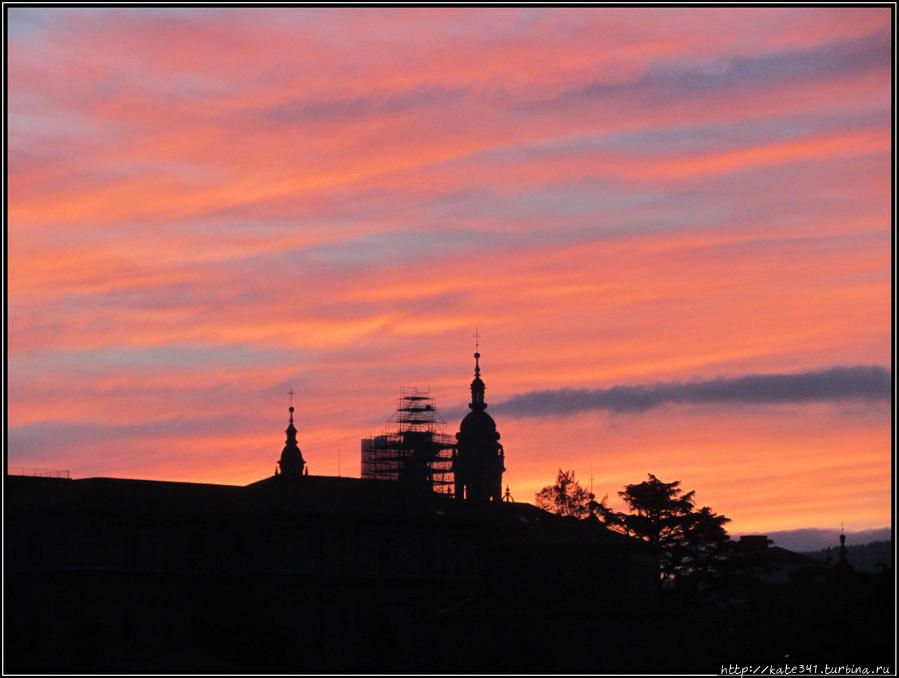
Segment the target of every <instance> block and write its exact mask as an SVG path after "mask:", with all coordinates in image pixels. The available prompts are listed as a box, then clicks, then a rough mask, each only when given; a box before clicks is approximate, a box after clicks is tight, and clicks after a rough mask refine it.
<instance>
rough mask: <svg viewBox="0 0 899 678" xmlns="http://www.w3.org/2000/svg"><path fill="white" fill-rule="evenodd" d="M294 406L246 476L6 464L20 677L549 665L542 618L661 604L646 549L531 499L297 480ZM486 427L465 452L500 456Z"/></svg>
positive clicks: (12, 637)
mask: <svg viewBox="0 0 899 678" xmlns="http://www.w3.org/2000/svg"><path fill="white" fill-rule="evenodd" d="M477 382H480V380H479V379H476V384H477ZM473 392H474V393H475V398H474V399H473V403H474V404H475V405H476V407H474V408H473V413H474V414H475V416H476V417H479V416H480V415H483V414H484V413H483V409H482V408H480V405H481V404H483V388H482V387H481V388H480V389H478V388H473ZM292 409H293V408H291V410H292ZM292 415H293V412H292V411H291V418H290V424H289V425H288V428H287V444H286V446H285V448H284V451H283V452H282V455H281V460H280V464H279V467H280V468H279V471H278V472H277V473H276V474H275V475H273V476H270V477H268V478H265V479H263V480H260V481H258V482H255V483H251V484H250V485H247V486H244V487H240V486H227V485H208V484H199V483H176V482H159V481H147V480H128V479H115V478H86V479H78V480H73V479H67V478H46V477H44V478H41V477H27V476H7V477H6V482H5V485H6V487H5V498H6V531H5V536H6V544H5V547H6V548H5V554H6V561H5V575H6V576H5V584H6V590H5V594H6V595H5V602H6V609H7V617H6V627H5V628H6V634H7V635H6V645H5V649H6V659H7V665H6V668H7V670H9V671H12V672H31V671H38V672H87V673H91V672H98V671H113V672H115V671H121V672H133V671H149V672H164V671H203V672H209V671H212V672H216V673H223V672H224V673H227V672H239V671H254V672H258V671H262V672H273V671H274V672H283V671H287V672H294V673H296V672H323V671H329V672H333V671H340V672H385V671H390V672H396V671H428V672H433V671H440V670H442V671H472V670H475V671H476V670H487V669H512V670H516V669H517V670H525V669H529V668H531V667H533V666H543V668H544V669H548V668H552V667H554V666H557V665H558V663H557V662H556V661H555V660H554V659H552V658H553V657H555V655H557V654H560V653H562V652H565V651H567V650H566V647H567V646H566V643H565V640H564V638H563V637H562V636H561V635H560V636H558V637H556V636H547V635H546V633H545V631H544V630H543V629H544V625H545V623H551V624H552V626H553V628H554V629H555V630H556V631H557V632H558V633H560V634H561V633H562V632H563V631H565V632H566V633H577V632H579V631H578V630H579V629H582V628H583V625H584V623H585V622H584V619H585V617H584V615H585V614H588V615H589V616H588V619H589V620H590V624H592V627H591V628H595V630H596V632H597V633H601V634H606V635H607V634H614V633H619V632H620V631H618V629H624V628H626V627H627V623H629V622H628V620H633V618H634V616H635V615H636V616H637V617H645V616H646V615H647V614H648V611H649V610H651V609H653V606H654V605H655V604H656V596H657V595H658V592H659V581H658V553H657V551H656V549H655V548H654V547H652V546H650V545H648V544H647V543H645V542H641V541H638V540H635V539H631V538H628V537H625V536H622V535H620V534H617V533H613V532H610V531H608V530H606V529H605V528H603V527H602V526H600V525H599V524H598V523H596V522H586V521H577V520H575V519H571V518H562V517H559V516H555V515H552V514H550V513H547V512H545V511H543V510H541V509H538V508H536V507H534V506H531V505H529V504H522V503H515V502H512V501H506V502H502V501H496V502H489V503H488V502H482V503H479V502H475V501H471V502H469V501H465V502H458V501H454V500H453V499H452V497H451V496H449V495H446V494H441V493H433V492H421V491H420V488H419V487H416V486H415V485H414V484H410V483H403V482H395V481H385V480H372V479H357V478H333V477H317V476H309V475H308V474H306V475H303V474H302V470H303V468H304V465H305V463H304V460H303V458H302V455H301V454H300V450H299V445H298V444H297V440H296V428H295V427H294V425H293V416H292ZM481 421H482V422H483V420H481ZM490 421H491V424H492V420H490ZM485 430H486V431H487V432H488V433H489V432H491V431H495V428H493V427H492V426H488V427H486V428H485V427H483V425H482V424H478V425H477V426H475V427H474V428H470V427H467V426H466V425H464V424H463V431H462V433H463V434H466V433H467V432H471V431H474V432H475V434H478V433H482V432H484V431H485ZM491 437H492V440H493V443H494V446H493V447H492V448H491V447H490V446H487V447H486V448H485V447H483V446H479V445H481V444H482V443H483V442H484V441H483V440H482V439H480V438H479V437H478V436H477V435H475V436H474V437H473V438H467V437H465V435H463V436H461V440H462V442H463V450H464V451H466V454H470V453H471V454H474V455H477V454H480V453H482V452H483V451H484V450H485V449H486V450H487V452H490V451H491V450H492V451H493V452H492V453H493V454H495V455H497V457H498V459H499V460H500V461H501V459H502V457H501V448H498V446H497V445H496V439H497V437H498V436H496V434H495V433H492V434H491ZM469 443H471V446H470V447H469V446H468V445H469ZM471 458H474V459H477V458H478V457H477V456H474V457H470V456H465V457H463V459H466V460H467V459H471ZM463 468H464V469H465V471H466V472H467V473H468V474H469V475H464V477H465V478H466V480H467V483H466V484H465V485H464V486H465V487H466V488H468V489H470V490H471V489H472V488H474V489H473V490H472V491H473V492H474V496H479V497H483V498H486V497H487V496H488V495H489V496H490V497H493V496H498V495H495V492H498V490H495V488H493V487H492V485H491V488H490V490H489V492H487V491H486V490H485V485H486V483H485V482H483V481H481V480H478V479H477V478H474V477H473V476H476V474H472V471H471V469H472V468H475V469H477V468H478V467H477V466H475V467H471V466H468V467H466V466H463ZM500 469H501V466H493V467H492V469H489V468H488V469H481V472H482V473H483V474H484V475H486V474H487V471H489V472H490V473H492V474H494V475H495V476H498V474H499V472H500ZM491 483H492V480H491ZM479 491H483V494H478V492H479ZM469 496H471V495H469ZM509 499H511V497H509ZM560 597H561V598H560ZM565 600H568V601H575V602H573V603H571V605H576V607H577V609H578V610H580V611H579V612H578V615H576V616H572V615H571V614H570V609H568V608H569V607H570V605H568V604H565V603H563V602H562V601H565ZM587 602H589V606H590V607H589V610H588V609H587V608H586V607H584V606H585V605H586V604H587ZM466 643H467V644H468V645H469V646H470V647H474V646H475V645H477V644H484V645H485V647H488V648H489V651H490V653H491V654H490V657H492V658H491V659H484V658H482V657H481V656H480V655H477V654H466V653H460V652H459V649H460V647H463V646H465V644H466ZM597 652H598V649H597ZM627 657H628V655H627V654H626V653H625V654H621V655H620V656H619V657H618V658H619V659H621V660H622V661H626V660H627ZM591 661H592V664H591V666H598V667H602V666H608V665H609V664H608V661H609V660H608V659H603V658H602V657H598V658H597V659H595V660H591ZM535 662H536V663H535ZM540 662H544V663H543V664H540ZM597 662H599V663H597ZM602 662H606V663H605V664H603V663H602Z"/></svg>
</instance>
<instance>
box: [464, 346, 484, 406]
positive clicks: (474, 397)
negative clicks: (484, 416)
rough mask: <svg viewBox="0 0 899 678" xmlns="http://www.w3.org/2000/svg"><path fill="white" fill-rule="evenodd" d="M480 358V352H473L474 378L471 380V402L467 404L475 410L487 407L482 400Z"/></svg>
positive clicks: (482, 385)
mask: <svg viewBox="0 0 899 678" xmlns="http://www.w3.org/2000/svg"><path fill="white" fill-rule="evenodd" d="M480 358H481V354H480V353H475V354H474V380H473V381H472V382H471V403H470V404H469V405H468V406H469V407H470V408H471V409H472V410H475V411H476V412H478V411H483V410H485V409H487V403H485V402H484V382H483V381H482V380H481V365H480V363H479V360H480Z"/></svg>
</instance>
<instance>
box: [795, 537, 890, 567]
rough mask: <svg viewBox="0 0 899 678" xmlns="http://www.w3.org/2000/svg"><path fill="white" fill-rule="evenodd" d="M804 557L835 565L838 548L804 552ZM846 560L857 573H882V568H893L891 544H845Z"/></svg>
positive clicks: (875, 542)
mask: <svg viewBox="0 0 899 678" xmlns="http://www.w3.org/2000/svg"><path fill="white" fill-rule="evenodd" d="M804 555H807V556H811V557H812V558H817V559H818V560H823V561H825V562H827V561H829V562H830V564H831V565H833V564H835V563H836V562H837V561H838V560H839V558H840V547H839V546H832V547H829V548H824V549H821V550H819V551H806V552H805V554H804ZM846 560H848V561H849V564H850V565H852V567H854V568H855V569H856V570H858V571H859V572H882V571H883V567H882V566H886V567H888V568H892V567H893V542H892V541H872V542H871V543H870V544H847V545H846Z"/></svg>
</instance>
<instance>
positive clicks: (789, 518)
mask: <svg viewBox="0 0 899 678" xmlns="http://www.w3.org/2000/svg"><path fill="white" fill-rule="evenodd" d="M7 12H8V14H7V22H8V23H7V27H8V45H7V50H8V52H7V57H8V61H7V64H8V80H7V97H8V100H7V105H8V108H7V115H8V136H7V144H8V146H7V148H8V167H7V179H8V195H7V198H8V200H7V205H6V209H7V212H6V214H7V218H8V252H7V254H8V260H7V265H8V270H7V301H8V335H7V341H8V344H7V356H8V402H7V415H8V464H9V466H10V467H11V468H12V467H25V468H32V467H42V468H43V467H46V468H54V469H68V470H69V471H70V472H71V474H72V476H73V477H89V476H114V477H131V478H152V479H159V480H184V481H200V482H213V483H233V484H246V483H249V482H252V481H255V480H258V479H260V478H262V477H265V476H268V475H271V474H272V472H273V470H274V466H275V461H276V459H277V458H278V456H279V454H280V451H281V448H282V447H283V443H284V433H283V431H284V428H285V427H286V425H287V406H288V396H287V391H288V389H289V388H290V386H291V384H292V386H293V389H294V390H295V391H296V392H297V395H296V398H295V405H296V408H297V413H296V423H297V428H298V429H299V436H298V437H299V441H300V447H301V449H302V451H303V455H304V457H305V458H306V460H307V462H308V463H309V467H310V473H312V474H313V475H319V474H322V475H331V474H333V475H336V474H337V473H338V458H339V463H340V470H341V473H342V474H343V475H355V476H358V474H359V441H360V438H362V437H363V436H366V435H369V434H372V433H378V432H379V431H380V430H381V429H382V428H383V426H384V420H385V419H386V418H387V417H388V416H389V415H390V414H391V413H392V410H393V408H394V407H395V400H396V397H397V396H398V395H399V392H400V389H401V388H402V387H413V386H415V387H419V388H430V390H431V393H432V394H433V395H435V396H436V398H437V405H438V407H439V409H440V411H441V412H442V413H443V416H444V418H445V419H446V420H447V432H448V433H454V432H455V431H456V430H458V422H459V419H460V418H461V416H463V414H464V412H465V411H466V407H465V405H466V403H467V402H468V399H469V391H468V388H469V384H470V382H471V379H472V370H473V367H474V360H473V358H472V353H473V352H474V339H473V334H474V333H475V328H476V327H477V328H478V331H479V333H480V336H481V339H480V351H481V354H482V358H481V367H482V370H483V373H482V376H483V378H484V381H485V383H486V385H487V402H488V403H489V409H488V412H491V413H492V414H493V415H494V417H495V419H496V421H497V425H498V428H499V431H500V433H501V434H502V442H503V444H504V447H505V453H506V466H507V469H508V471H507V472H506V474H505V476H504V481H503V483H504V485H505V484H508V485H509V486H510V488H511V492H512V494H513V496H514V497H515V499H516V500H519V501H530V502H533V501H534V493H535V492H536V491H537V490H538V489H540V487H542V486H543V485H546V484H549V483H550V482H552V481H553V480H554V479H555V475H556V472H557V469H558V468H559V467H563V468H570V469H575V470H576V472H577V476H578V479H579V480H581V481H582V482H583V484H585V485H589V483H590V480H589V479H590V473H591V470H592V475H593V488H594V491H595V492H596V494H597V497H602V496H603V495H606V494H608V495H609V500H610V503H611V504H612V505H613V506H614V507H616V508H622V506H621V503H620V500H619V499H618V497H617V491H618V490H620V489H622V487H623V486H624V485H625V484H627V483H634V482H639V481H641V480H644V479H645V478H646V474H647V473H650V472H651V473H654V474H655V475H657V476H658V477H660V478H661V479H662V480H665V481H671V480H680V481H681V483H682V484H683V486H684V487H685V488H687V489H695V490H696V498H697V500H698V502H699V504H700V505H710V506H711V507H712V508H713V509H714V510H716V511H718V512H720V513H724V514H725V515H727V516H729V517H730V518H731V519H732V521H733V522H732V523H731V524H729V525H728V529H729V530H730V531H732V532H739V531H773V530H782V529H792V528H801V527H824V528H832V527H835V528H837V529H839V525H840V523H843V524H845V526H846V529H847V530H860V529H868V528H877V527H884V526H888V525H890V524H891V503H890V490H891V438H890V433H891V429H890V414H891V402H890V395H891V388H890V384H891V378H892V364H891V356H892V352H891V334H890V332H891V317H892V310H891V288H890V275H891V256H890V255H891V206H892V199H891V188H892V180H891V155H890V152H891V129H892V108H891V105H892V104H891V70H890V69H891V55H892V53H893V46H892V42H891V27H892V17H891V10H890V8H889V7H884V8H859V9H854V8H824V9H822V8H811V7H809V8H759V7H747V8H663V9H656V8H620V9H619V8H602V7H600V8H567V9H541V8H517V9H516V8H493V9H488V8H451V9H440V8H418V9H383V8H368V9H354V8H330V9H323V8H302V7H295V8H278V9H274V8H268V9H263V8H256V9H236V8H231V9H210V8H206V9H203V8H194V9H169V8H149V9H140V8H131V9H109V8H102V9H86V8H82V9H77V8H75V9H54V8H7ZM778 375H779V376H778ZM562 389H568V390H562Z"/></svg>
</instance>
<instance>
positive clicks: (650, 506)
mask: <svg viewBox="0 0 899 678" xmlns="http://www.w3.org/2000/svg"><path fill="white" fill-rule="evenodd" d="M618 494H619V496H621V498H622V499H624V501H625V503H626V504H627V505H628V506H629V507H630V513H617V512H615V511H612V510H610V509H608V508H606V507H605V506H604V505H602V504H598V505H594V507H593V509H594V513H595V514H596V515H597V517H598V518H600V520H602V521H603V523H604V524H605V525H606V526H607V527H609V528H610V529H614V530H617V531H619V532H623V533H624V534H627V535H630V536H633V537H638V538H640V539H644V540H646V541H648V542H650V543H652V544H656V545H657V546H659V547H660V548H661V551H662V553H661V569H662V577H663V578H664V579H666V580H668V581H671V580H673V579H675V578H679V579H681V580H685V579H688V578H693V579H699V578H705V577H708V576H711V575H713V574H714V573H715V572H716V571H717V570H718V568H719V566H720V565H721V563H722V562H723V561H724V559H725V558H726V557H727V553H728V545H729V540H730V538H729V537H728V536H727V532H725V530H724V524H725V523H727V522H730V518H727V517H725V516H723V515H719V514H717V513H715V512H714V511H712V509H711V508H709V507H708V506H703V507H702V508H700V509H699V510H696V508H695V500H694V499H693V495H694V494H695V491H693V490H691V491H690V492H684V491H683V490H682V489H681V488H680V481H678V480H675V481H674V482H671V483H666V482H662V481H661V480H659V479H658V478H656V477H655V476H654V475H653V474H651V473H650V474H649V479H648V480H644V481H643V482H642V483H635V484H633V485H627V486H626V487H625V488H624V491H622V492H619V493H618Z"/></svg>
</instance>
